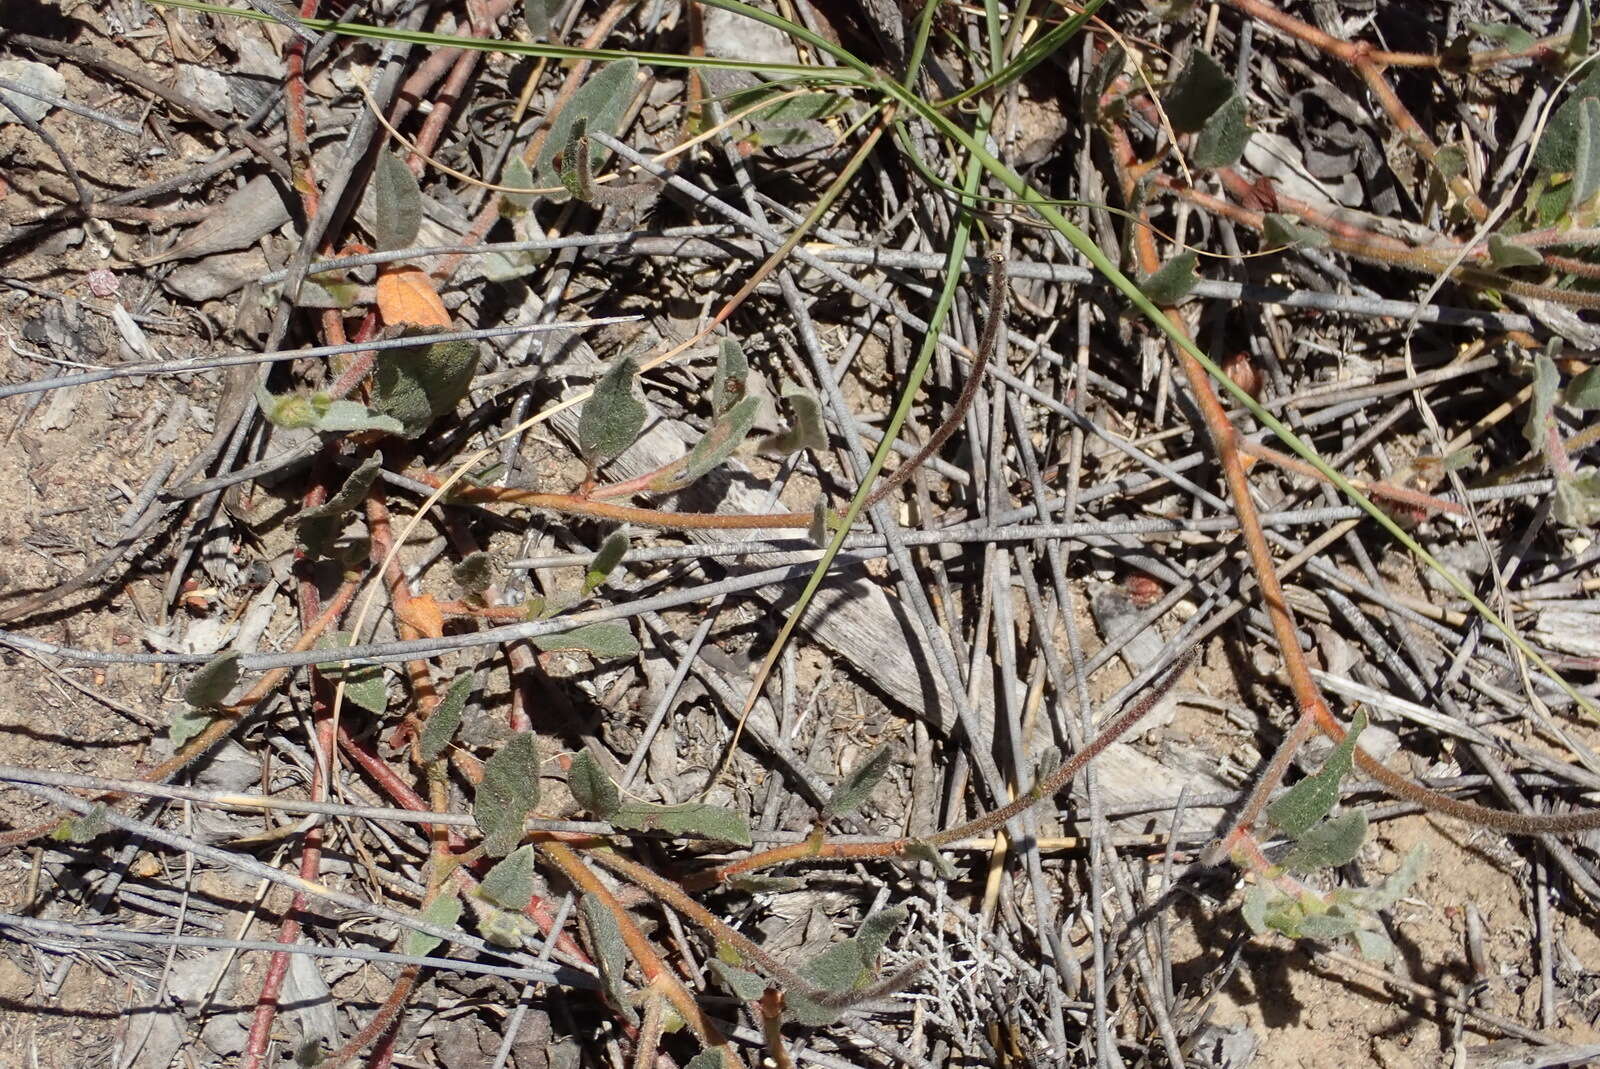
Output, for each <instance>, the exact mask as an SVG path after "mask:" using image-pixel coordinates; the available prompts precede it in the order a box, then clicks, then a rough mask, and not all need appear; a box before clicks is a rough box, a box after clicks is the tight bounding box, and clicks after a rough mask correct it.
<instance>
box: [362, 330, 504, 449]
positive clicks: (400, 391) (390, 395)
mask: <svg viewBox="0 0 1600 1069" xmlns="http://www.w3.org/2000/svg"><path fill="white" fill-rule="evenodd" d="M477 372H478V346H477V344H476V343H474V342H470V341H446V342H435V343H434V344H432V345H416V346H408V347H407V348H404V349H385V350H383V351H382V352H380V353H378V357H377V366H376V369H375V371H374V373H373V380H372V399H373V403H374V406H375V407H376V408H377V410H378V411H379V412H382V413H384V414H385V415H389V416H393V417H394V418H395V419H397V420H399V421H400V423H401V424H402V426H403V427H404V428H405V429H404V431H403V432H402V433H404V434H405V435H406V437H408V438H415V437H416V436H417V435H419V434H421V433H422V432H423V431H425V430H427V429H428V426H429V425H430V424H431V423H433V421H434V420H435V419H437V418H439V417H440V416H443V415H446V414H448V413H451V412H454V411H455V410H456V404H457V403H458V402H459V401H460V400H461V399H462V398H463V397H465V396H466V395H467V387H468V386H470V385H471V384H472V377H473V376H474V375H476V374H477Z"/></svg>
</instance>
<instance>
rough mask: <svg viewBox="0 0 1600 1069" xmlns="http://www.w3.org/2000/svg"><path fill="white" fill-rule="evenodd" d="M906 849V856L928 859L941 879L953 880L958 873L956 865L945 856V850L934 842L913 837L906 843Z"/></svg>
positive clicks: (918, 859) (915, 858)
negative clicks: (942, 850)
mask: <svg viewBox="0 0 1600 1069" xmlns="http://www.w3.org/2000/svg"><path fill="white" fill-rule="evenodd" d="M905 849H906V857H909V858H911V859H913V860H916V861H926V862H927V863H928V864H930V865H932V866H933V871H934V872H936V873H937V874H938V876H939V879H941V880H953V879H955V878H956V876H957V875H958V874H957V872H956V867H955V866H954V865H952V864H950V859H949V858H947V857H945V856H944V854H943V852H941V851H940V850H939V848H938V847H936V846H934V845H933V844H932V843H928V842H924V841H923V840H921V839H913V840H911V842H909V843H907V844H906V848H905Z"/></svg>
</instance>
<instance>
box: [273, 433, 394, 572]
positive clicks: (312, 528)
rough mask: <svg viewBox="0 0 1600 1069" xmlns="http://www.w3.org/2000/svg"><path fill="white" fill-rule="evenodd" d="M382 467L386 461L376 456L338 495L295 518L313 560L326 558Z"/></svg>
mask: <svg viewBox="0 0 1600 1069" xmlns="http://www.w3.org/2000/svg"><path fill="white" fill-rule="evenodd" d="M382 467H383V457H382V456H381V455H377V454H375V455H373V456H370V457H368V458H367V459H366V460H364V461H362V462H361V466H360V467H359V468H357V469H356V470H355V471H353V472H351V473H350V475H349V477H348V478H346V479H345V481H344V485H343V486H341V487H340V488H339V492H338V493H336V494H334V495H333V496H332V497H330V498H328V500H326V501H324V502H323V503H322V504H320V505H313V506H311V507H310V508H306V509H301V510H300V512H299V514H298V515H296V516H295V518H294V524H295V529H296V532H297V537H298V539H299V542H300V544H301V545H302V546H304V547H305V548H306V550H307V552H309V553H310V554H311V555H312V556H313V557H321V556H326V555H327V552H328V547H329V546H330V545H331V544H332V543H333V540H334V539H335V538H337V537H339V532H340V531H341V530H343V529H344V518H345V514H346V513H348V512H350V511H351V510H353V509H358V508H360V507H361V504H362V502H364V501H366V499H367V492H368V491H369V490H371V489H372V483H373V481H374V480H375V479H377V477H378V472H379V470H380V469H381V468H382Z"/></svg>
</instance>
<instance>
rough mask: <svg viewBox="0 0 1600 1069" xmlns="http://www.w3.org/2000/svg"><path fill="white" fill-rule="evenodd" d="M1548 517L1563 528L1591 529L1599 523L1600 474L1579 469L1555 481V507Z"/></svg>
mask: <svg viewBox="0 0 1600 1069" xmlns="http://www.w3.org/2000/svg"><path fill="white" fill-rule="evenodd" d="M1550 516H1551V518H1552V519H1554V520H1555V521H1556V522H1557V523H1559V524H1561V525H1562V526H1563V527H1577V528H1584V527H1593V526H1594V525H1595V524H1596V523H1600V472H1597V471H1596V470H1595V469H1594V468H1579V469H1578V470H1577V471H1576V472H1575V473H1574V474H1572V475H1569V476H1565V477H1563V478H1559V479H1557V480H1556V500H1555V507H1554V508H1552V509H1551V511H1550Z"/></svg>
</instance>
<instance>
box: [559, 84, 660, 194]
mask: <svg viewBox="0 0 1600 1069" xmlns="http://www.w3.org/2000/svg"><path fill="white" fill-rule="evenodd" d="M638 75H639V64H638V62H637V61H636V60H633V59H623V60H618V61H617V62H615V63H607V64H606V65H605V66H603V67H601V68H600V69H599V70H597V71H595V72H594V73H593V74H591V75H590V76H589V80H588V81H586V82H584V83H583V85H581V86H579V87H578V91H577V92H576V93H574V94H572V99H571V100H569V101H568V102H567V106H566V107H564V108H562V109H561V111H560V112H559V113H557V115H556V117H555V121H554V122H552V123H551V124H550V129H549V130H548V131H547V132H546V134H545V139H544V145H543V146H542V147H541V148H540V149H539V155H538V157H537V159H536V160H535V162H534V166H533V173H534V175H535V176H536V177H535V181H536V182H537V183H538V185H539V186H541V187H543V186H554V185H559V184H560V182H561V180H560V177H559V176H558V175H557V174H556V171H555V158H556V153H558V152H560V151H562V150H563V149H564V148H566V145H567V136H568V134H569V133H570V132H571V130H572V125H573V123H575V122H577V121H578V120H579V119H585V120H587V121H588V126H589V129H590V130H602V131H604V132H605V133H608V134H611V135H613V136H614V135H615V134H616V133H617V128H618V125H619V124H620V123H621V122H622V116H623V113H624V112H625V111H626V110H627V107H628V102H629V100H630V99H631V98H632V96H633V84H634V81H635V80H636V79H637V77H638ZM604 161H605V149H603V148H601V147H600V145H599V144H597V143H595V142H594V141H592V140H591V141H590V143H589V167H590V170H599V169H600V166H601V164H602V163H603V162H604Z"/></svg>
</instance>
